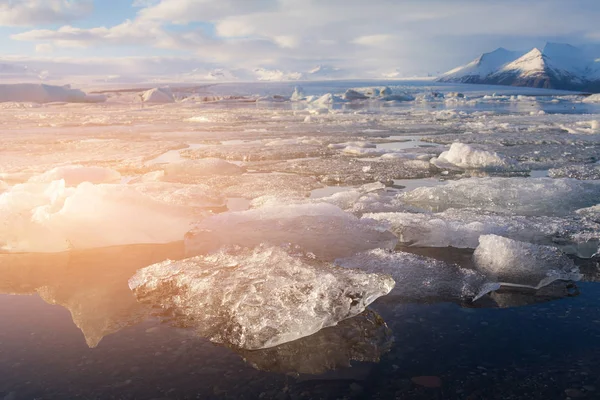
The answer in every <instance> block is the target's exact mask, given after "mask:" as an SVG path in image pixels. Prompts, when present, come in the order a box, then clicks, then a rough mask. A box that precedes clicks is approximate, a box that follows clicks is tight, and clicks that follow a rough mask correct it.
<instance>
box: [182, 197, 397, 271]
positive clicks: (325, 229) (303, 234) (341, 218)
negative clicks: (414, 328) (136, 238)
mask: <svg viewBox="0 0 600 400" xmlns="http://www.w3.org/2000/svg"><path fill="white" fill-rule="evenodd" d="M397 241H398V239H397V238H396V236H394V234H392V233H391V232H389V231H388V230H387V229H386V228H385V227H382V226H381V224H379V223H375V222H374V221H369V220H366V219H363V220H360V219H358V218H356V217H355V216H353V215H351V214H348V213H346V212H344V211H342V210H341V209H339V208H338V207H336V206H334V205H331V204H327V203H317V204H310V203H308V204H289V205H282V204H281V203H280V204H267V205H264V206H263V207H260V208H257V209H252V210H248V211H240V212H229V213H223V214H219V215H215V216H213V217H209V218H206V219H204V220H202V221H200V222H199V223H198V224H197V225H196V227H195V228H194V229H193V230H192V231H191V232H190V233H189V234H188V235H187V236H186V250H187V252H188V254H192V255H195V254H205V253H207V252H210V251H214V250H216V249H218V248H220V247H222V246H224V245H239V246H244V247H254V246H256V245H259V244H261V243H269V244H272V245H277V246H288V245H292V246H299V247H300V248H301V249H302V250H304V251H307V252H311V253H313V254H314V255H315V256H316V257H317V258H319V259H323V260H331V261H332V260H334V259H335V258H338V257H345V256H349V255H351V254H354V253H356V252H359V251H364V250H370V249H374V248H379V247H381V248H387V249H393V248H394V247H395V246H396V243H397Z"/></svg>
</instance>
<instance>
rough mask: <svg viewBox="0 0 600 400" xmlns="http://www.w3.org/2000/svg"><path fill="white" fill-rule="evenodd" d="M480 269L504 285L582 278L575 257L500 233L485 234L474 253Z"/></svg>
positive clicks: (527, 284)
mask: <svg viewBox="0 0 600 400" xmlns="http://www.w3.org/2000/svg"><path fill="white" fill-rule="evenodd" d="M473 261H474V262H475V265H476V266H477V269H478V270H479V271H481V272H484V273H486V274H488V275H489V276H490V277H494V278H496V279H497V280H498V281H499V282H501V283H502V284H503V285H508V286H524V287H531V288H535V289H539V288H541V287H543V286H546V285H548V284H550V283H552V282H554V281H556V280H579V279H581V274H580V273H579V269H578V268H577V266H575V264H574V263H573V261H572V260H571V259H570V258H568V257H567V256H566V255H564V254H563V253H562V252H561V251H560V250H557V249H556V248H554V247H549V246H537V245H534V244H531V243H525V242H518V241H516V240H512V239H508V238H505V237H502V236H496V235H483V236H481V237H480V238H479V246H478V247H477V249H475V253H474V254H473Z"/></svg>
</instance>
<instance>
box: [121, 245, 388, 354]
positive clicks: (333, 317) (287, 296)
mask: <svg viewBox="0 0 600 400" xmlns="http://www.w3.org/2000/svg"><path fill="white" fill-rule="evenodd" d="M129 287H130V288H131V289H132V290H133V292H134V294H135V295H136V297H137V298H138V300H139V301H141V302H143V303H149V304H152V305H154V306H160V307H162V308H163V309H165V310H166V311H167V312H172V313H173V315H174V318H175V323H177V325H179V326H190V327H195V328H196V329H197V331H198V333H199V335H201V336H203V337H207V338H209V339H210V340H212V341H214V342H217V343H224V344H228V345H231V346H234V347H239V348H244V349H248V350H254V349H263V348H269V347H273V346H277V345H280V344H283V343H286V342H290V341H293V340H296V339H299V338H302V337H305V336H309V335H312V334H314V333H316V332H318V331H319V330H321V329H323V328H325V327H328V326H333V325H336V324H337V323H338V322H340V321H342V320H344V319H346V318H350V317H353V316H355V315H358V314H360V313H361V312H363V311H364V309H365V308H366V307H367V306H368V305H369V304H370V303H372V302H373V301H374V300H375V299H377V298H378V297H380V296H384V295H386V294H387V293H389V292H390V290H392V288H393V287H394V280H393V279H392V278H391V277H389V276H387V275H381V274H369V273H366V272H361V271H355V270H350V269H343V268H338V267H335V266H333V265H331V264H329V263H324V262H319V261H316V260H314V259H311V258H309V257H305V256H292V255H290V254H288V253H287V252H285V251H284V250H282V249H280V248H274V247H264V246H260V247H258V248H256V249H254V250H249V249H239V248H238V249H231V250H229V251H221V252H218V253H216V254H212V255H209V256H204V257H202V256H198V257H194V258H189V259H186V260H182V261H176V262H174V261H164V262H162V263H158V264H154V265H151V266H149V267H146V268H144V269H141V270H140V271H138V272H137V273H136V274H135V275H134V276H133V277H132V278H131V279H130V280H129Z"/></svg>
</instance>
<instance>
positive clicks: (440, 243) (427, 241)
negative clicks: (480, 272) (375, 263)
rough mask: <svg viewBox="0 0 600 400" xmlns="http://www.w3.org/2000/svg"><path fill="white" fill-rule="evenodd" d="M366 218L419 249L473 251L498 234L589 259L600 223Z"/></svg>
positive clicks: (394, 215)
mask: <svg viewBox="0 0 600 400" xmlns="http://www.w3.org/2000/svg"><path fill="white" fill-rule="evenodd" d="M363 216H364V217H365V218H369V219H374V220H377V221H382V222H388V223H389V224H390V226H391V230H392V232H394V233H395V234H396V235H397V236H398V239H399V241H400V242H401V243H402V244H404V245H409V246H416V247H447V246H451V247H457V248H470V249H474V248H476V247H477V246H478V245H479V236H481V235H486V234H495V235H501V236H505V237H509V238H511V239H516V240H522V241H526V242H532V243H535V244H543V245H552V246H556V247H559V248H561V249H562V250H563V251H565V252H567V253H572V254H575V255H577V256H579V257H583V258H588V257H591V256H593V255H594V254H595V253H596V252H597V251H598V245H599V244H600V223H598V222H595V221H593V220H588V219H584V218H581V217H576V216H570V217H545V216H537V217H536V216H521V215H505V214H498V213H494V212H489V211H482V210H474V209H449V210H446V211H444V212H441V213H401V212H390V213H375V214H365V215H363Z"/></svg>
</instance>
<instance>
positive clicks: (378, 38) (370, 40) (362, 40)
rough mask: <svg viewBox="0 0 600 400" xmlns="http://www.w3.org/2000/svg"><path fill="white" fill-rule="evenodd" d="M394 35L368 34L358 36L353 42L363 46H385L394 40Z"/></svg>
mask: <svg viewBox="0 0 600 400" xmlns="http://www.w3.org/2000/svg"><path fill="white" fill-rule="evenodd" d="M393 39H394V37H393V36H392V35H385V34H380V35H366V36H360V37H357V38H356V39H354V40H353V41H352V43H356V44H361V45H363V46H385V45H386V44H390V43H391V42H392V41H393Z"/></svg>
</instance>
